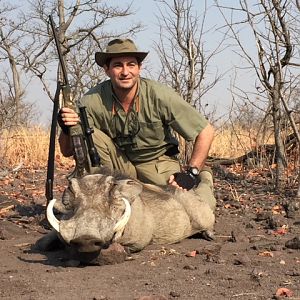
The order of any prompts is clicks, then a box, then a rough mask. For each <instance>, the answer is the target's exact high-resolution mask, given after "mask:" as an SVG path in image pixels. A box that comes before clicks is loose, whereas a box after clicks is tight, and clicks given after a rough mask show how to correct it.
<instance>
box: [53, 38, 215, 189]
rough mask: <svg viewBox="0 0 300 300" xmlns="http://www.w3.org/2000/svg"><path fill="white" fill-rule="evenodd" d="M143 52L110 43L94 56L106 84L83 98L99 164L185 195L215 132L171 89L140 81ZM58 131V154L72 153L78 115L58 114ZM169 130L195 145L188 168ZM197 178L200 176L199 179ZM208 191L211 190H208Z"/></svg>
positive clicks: (119, 42) (117, 42)
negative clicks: (70, 129) (71, 128)
mask: <svg viewBox="0 0 300 300" xmlns="http://www.w3.org/2000/svg"><path fill="white" fill-rule="evenodd" d="M147 54H148V53H147V52H139V51H138V50H137V48H136V46H135V44H134V43H133V41H131V40H129V39H125V40H123V39H115V40H112V41H111V42H110V43H108V46H107V49H106V52H97V53H96V55H95V59H96V62H97V64H98V65H99V66H101V67H103V68H104V70H105V73H106V75H107V76H108V77H109V80H107V81H104V82H102V83H100V84H98V85H97V86H95V87H94V88H92V89H91V90H89V91H88V92H87V93H86V94H85V96H84V97H83V98H82V100H81V103H80V105H83V106H85V107H86V111H87V115H88V120H89V125H90V126H91V127H93V128H94V134H93V140H94V144H95V146H96V148H97V150H98V152H99V155H100V157H101V163H102V164H103V165H106V166H108V167H110V168H111V169H114V170H119V171H121V172H123V173H125V174H127V175H129V176H132V177H134V178H138V179H139V180H141V181H143V182H146V183H153V184H157V185H166V184H171V185H174V186H176V187H177V188H181V189H185V190H189V189H191V188H192V187H194V186H195V185H196V184H197V183H198V181H197V179H198V175H199V173H200V172H201V171H203V172H202V173H203V174H206V176H207V178H209V180H208V181H209V182H210V185H212V177H211V174H210V173H209V172H207V170H206V169H205V170H203V168H204V164H205V160H206V158H207V155H208V151H209V148H210V146H211V143H212V140H213V136H214V129H213V127H212V126H211V125H210V124H209V123H208V121H207V120H206V119H205V118H204V117H203V116H202V115H201V114H200V113H199V112H197V111H196V110H195V109H194V108H193V107H191V106H190V105H189V104H188V103H187V102H186V101H184V100H183V99H182V98H181V97H180V96H179V95H178V94H177V93H176V92H175V91H173V90H172V89H171V88H169V87H167V86H164V85H162V84H160V83H158V82H154V81H151V80H148V79H144V78H141V77H140V72H141V66H142V61H143V60H144V58H145V57H146V56H147ZM59 119H60V122H59V123H60V125H61V127H62V129H63V131H62V133H61V135H60V137H59V141H60V148H61V151H62V154H63V155H65V156H71V155H72V154H73V149H72V144H71V139H70V137H69V136H68V135H67V134H66V133H67V132H68V127H69V126H73V125H76V124H77V123H78V122H79V117H78V114H77V113H76V112H75V111H73V110H72V109H69V108H66V107H63V108H62V109H61V110H60V116H59ZM171 129H173V130H175V131H176V132H178V133H179V134H180V135H181V136H183V137H184V138H185V139H186V140H188V141H194V147H193V152H192V155H191V159H190V161H189V162H188V165H187V166H184V167H183V168H181V167H180V164H179V161H178V160H177V159H176V158H175V157H176V154H178V142H177V140H176V139H175V138H174V137H173V135H172V134H171ZM200 177H201V176H200ZM211 188H212V186H211Z"/></svg>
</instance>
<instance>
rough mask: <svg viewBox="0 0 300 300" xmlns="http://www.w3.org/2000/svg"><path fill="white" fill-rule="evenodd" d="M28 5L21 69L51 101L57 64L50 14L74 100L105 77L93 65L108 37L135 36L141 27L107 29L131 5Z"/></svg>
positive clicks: (88, 1) (89, 0)
mask: <svg viewBox="0 0 300 300" xmlns="http://www.w3.org/2000/svg"><path fill="white" fill-rule="evenodd" d="M28 3H29V11H28V13H26V14H24V15H23V19H24V24H25V25H24V26H23V31H24V32H27V33H28V39H27V44H26V47H24V51H23V55H24V57H25V62H24V67H25V68H26V70H27V71H29V72H31V73H32V74H34V75H35V76H36V77H38V78H39V79H40V80H41V82H42V84H43V87H44V90H45V91H46V93H47V94H48V96H49V97H50V98H52V93H51V81H50V80H51V79H52V80H53V62H54V61H55V64H57V62H58V59H57V54H56V50H55V46H54V43H53V42H52V41H53V35H52V33H51V30H49V15H50V14H51V15H52V16H53V19H54V20H55V23H56V25H57V31H58V38H59V41H60V42H61V45H62V52H63V56H64V59H65V61H66V64H67V68H68V73H69V74H68V75H69V81H70V84H71V86H72V94H73V97H74V99H75V100H78V99H79V98H80V97H81V95H82V94H83V93H84V92H85V91H86V89H87V88H89V87H91V85H93V84H95V83H96V82H97V81H99V80H101V78H103V77H104V73H101V72H102V71H101V70H100V68H98V67H96V66H95V62H94V53H95V51H101V50H103V46H104V45H106V43H107V41H108V40H109V39H111V38H116V37H120V36H130V35H134V34H135V33H136V32H138V31H139V30H141V28H142V27H141V25H140V24H130V25H129V27H128V28H126V27H122V28H121V30H120V31H116V30H112V29H110V27H109V25H110V24H113V23H114V22H117V21H118V20H121V19H122V18H124V17H127V16H129V15H131V14H133V11H132V10H131V6H130V5H127V6H126V7H125V8H119V7H114V6H112V5H110V4H109V1H94V0H85V1H80V0H76V1H75V0H73V1H71V0H69V1H67V0H58V1H45V0H37V1H34V2H33V1H29V0H28Z"/></svg>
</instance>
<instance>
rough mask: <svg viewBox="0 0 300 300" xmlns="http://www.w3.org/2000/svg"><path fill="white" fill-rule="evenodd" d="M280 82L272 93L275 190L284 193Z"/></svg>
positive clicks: (284, 162) (284, 163) (276, 83)
mask: <svg viewBox="0 0 300 300" xmlns="http://www.w3.org/2000/svg"><path fill="white" fill-rule="evenodd" d="M279 90H280V82H278V80H275V84H274V88H273V91H272V92H271V101H272V117H273V124H274V138H275V161H276V178H275V188H276V190H277V191H278V193H282V192H283V190H284V187H285V178H284V172H285V166H286V158H285V149H284V144H283V140H282V137H281V124H282V114H281V109H280V93H279V92H278V91H279Z"/></svg>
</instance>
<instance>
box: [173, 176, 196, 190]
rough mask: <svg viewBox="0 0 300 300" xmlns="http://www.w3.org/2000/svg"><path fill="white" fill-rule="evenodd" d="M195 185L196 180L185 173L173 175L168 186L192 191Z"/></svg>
mask: <svg viewBox="0 0 300 300" xmlns="http://www.w3.org/2000/svg"><path fill="white" fill-rule="evenodd" d="M197 183H198V182H197V178H196V177H195V176H194V175H193V174H191V173H190V172H187V171H182V172H178V173H175V174H173V175H171V176H170V179H169V184H170V185H173V186H175V187H176V188H178V189H182V190H185V191H188V190H190V189H192V188H193V187H194V186H195V185H196V184H197Z"/></svg>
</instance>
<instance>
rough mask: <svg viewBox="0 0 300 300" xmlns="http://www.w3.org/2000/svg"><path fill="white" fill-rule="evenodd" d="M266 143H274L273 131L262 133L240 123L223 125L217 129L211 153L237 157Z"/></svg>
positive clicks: (211, 154) (212, 154)
mask: <svg viewBox="0 0 300 300" xmlns="http://www.w3.org/2000/svg"><path fill="white" fill-rule="evenodd" d="M265 144H273V138H272V133H271V132H269V133H267V134H266V133H260V132H257V131H255V130H253V129H250V128H245V127H243V126H238V125H236V126H234V127H228V126H222V127H220V128H218V129H216V134H215V138H214V141H213V143H212V147H211V150H210V153H209V155H210V156H213V157H218V158H220V157H224V158H237V157H239V156H242V155H244V154H246V153H248V152H250V151H251V150H254V149H256V147H257V146H259V145H265Z"/></svg>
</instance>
